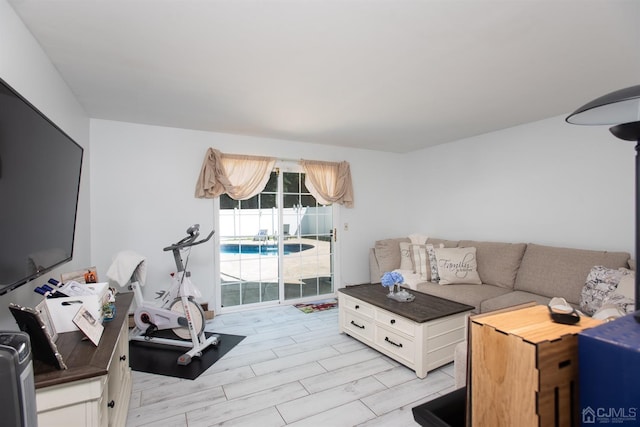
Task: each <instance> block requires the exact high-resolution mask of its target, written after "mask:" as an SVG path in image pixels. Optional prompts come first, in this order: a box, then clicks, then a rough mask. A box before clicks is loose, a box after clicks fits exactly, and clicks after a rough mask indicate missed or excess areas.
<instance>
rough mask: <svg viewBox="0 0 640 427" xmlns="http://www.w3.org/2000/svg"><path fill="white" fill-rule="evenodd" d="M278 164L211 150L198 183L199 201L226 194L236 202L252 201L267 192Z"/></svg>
mask: <svg viewBox="0 0 640 427" xmlns="http://www.w3.org/2000/svg"><path fill="white" fill-rule="evenodd" d="M275 163H276V160H275V159H274V158H272V157H261V156H245V155H240V154H223V153H221V152H220V151H218V150H216V149H213V148H209V149H208V150H207V154H206V156H205V158H204V161H203V162H202V168H201V169H200V176H199V177H198V182H197V183H196V197H198V198H201V199H212V198H214V197H219V196H220V195H221V194H224V193H226V194H228V195H229V197H231V198H232V199H235V200H247V199H250V198H251V197H253V196H255V195H256V194H259V193H260V192H261V191H262V190H264V187H265V186H266V185H267V182H268V181H269V176H270V175H271V171H272V170H273V166H274V165H275Z"/></svg>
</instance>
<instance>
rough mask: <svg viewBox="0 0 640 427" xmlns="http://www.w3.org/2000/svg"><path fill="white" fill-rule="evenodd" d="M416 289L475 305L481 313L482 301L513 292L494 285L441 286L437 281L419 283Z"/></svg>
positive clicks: (476, 310) (475, 310)
mask: <svg viewBox="0 0 640 427" xmlns="http://www.w3.org/2000/svg"><path fill="white" fill-rule="evenodd" d="M416 290H417V291H418V292H423V293H425V294H429V295H434V296H437V297H441V298H446V299H448V300H451V301H456V302H459V303H462V304H468V305H471V306H473V307H475V309H474V310H473V311H474V312H475V313H480V303H482V301H484V300H486V299H489V298H494V297H497V296H499V295H503V294H505V293H507V292H511V291H509V289H505V288H501V287H499V286H493V285H449V286H440V285H438V284H437V283H431V282H422V283H418V284H417V285H416Z"/></svg>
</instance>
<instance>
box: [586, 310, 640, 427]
mask: <svg viewBox="0 0 640 427" xmlns="http://www.w3.org/2000/svg"><path fill="white" fill-rule="evenodd" d="M578 355H579V359H578V360H579V364H580V418H581V419H580V421H581V422H582V425H583V426H590V425H593V424H615V425H621V426H622V427H624V426H632V425H633V426H637V425H640V323H638V322H636V321H635V319H634V317H633V315H632V314H629V315H627V316H624V317H621V318H619V319H616V320H614V321H612V322H608V323H604V324H602V325H600V326H597V327H595V328H591V329H587V330H584V331H582V332H580V333H579V334H578Z"/></svg>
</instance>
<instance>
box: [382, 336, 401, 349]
mask: <svg viewBox="0 0 640 427" xmlns="http://www.w3.org/2000/svg"><path fill="white" fill-rule="evenodd" d="M384 340H385V341H386V342H388V343H389V344H391V345H395V346H396V347H400V348H402V343H400V344H396V343H394V342H393V341H391V340H390V339H389V337H384Z"/></svg>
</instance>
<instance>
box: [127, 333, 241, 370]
mask: <svg viewBox="0 0 640 427" xmlns="http://www.w3.org/2000/svg"><path fill="white" fill-rule="evenodd" d="M214 334H215V335H218V336H219V337H220V338H218V344H217V345H215V346H209V347H208V348H206V349H205V350H204V352H202V356H200V357H194V358H192V359H191V363H189V364H188V365H185V366H182V365H178V357H180V355H182V354H184V353H186V352H187V351H189V348H188V347H173V346H164V345H161V344H154V343H146V342H141V341H129V366H131V369H133V370H134V371H139V372H148V373H150V374H158V375H166V376H169V377H178V378H185V379H189V380H195V379H196V378H198V376H200V374H202V373H203V372H204V371H206V370H207V369H209V368H210V367H211V365H213V364H214V363H215V362H217V361H218V359H220V358H221V357H222V356H224V355H225V354H227V352H229V350H231V349H232V348H233V347H235V346H236V345H238V343H240V341H242V340H243V339H245V338H246V337H244V336H242V335H227V334H218V333H215V332H213V333H211V332H205V335H206V336H207V338H208V337H210V336H211V335H214Z"/></svg>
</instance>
